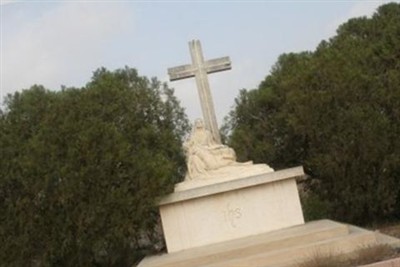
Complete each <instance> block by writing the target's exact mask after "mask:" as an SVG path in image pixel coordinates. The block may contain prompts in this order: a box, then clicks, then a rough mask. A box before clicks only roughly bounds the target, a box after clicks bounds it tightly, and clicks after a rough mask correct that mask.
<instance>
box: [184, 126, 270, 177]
mask: <svg viewBox="0 0 400 267" xmlns="http://www.w3.org/2000/svg"><path fill="white" fill-rule="evenodd" d="M183 147H184V149H185V152H186V161H187V168H188V172H187V175H186V178H185V180H194V179H207V178H211V177H213V176H219V177H221V176H226V175H228V174H232V172H235V174H237V172H238V171H242V170H243V168H245V170H250V171H251V169H253V170H256V169H257V170H260V167H262V169H263V170H265V166H267V165H265V164H257V165H253V164H252V162H251V161H249V162H244V163H240V162H237V161H236V154H235V151H234V150H233V149H232V148H230V147H228V146H226V145H222V144H218V143H217V142H216V141H215V140H214V138H213V137H212V134H211V132H210V131H208V130H207V129H206V128H205V127H204V123H203V120H201V119H197V120H196V121H195V123H194V128H193V131H192V133H191V135H190V137H189V139H188V140H187V141H186V142H185V143H184V144H183ZM260 165H262V166H260ZM241 167H242V168H241ZM249 167H253V168H249ZM254 167H256V168H254ZM267 168H268V170H271V171H273V170H272V169H271V168H269V167H268V166H267Z"/></svg>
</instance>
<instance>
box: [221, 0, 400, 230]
mask: <svg viewBox="0 0 400 267" xmlns="http://www.w3.org/2000/svg"><path fill="white" fill-rule="evenodd" d="M399 51H400V4H396V3H391V4H387V5H383V6H381V7H379V8H378V10H377V12H376V13H375V14H374V15H373V16H372V17H371V18H366V17H363V18H355V19H350V20H349V21H348V22H347V23H345V24H343V25H341V26H340V27H339V29H338V30H337V35H336V36H335V37H333V38H332V39H330V40H329V41H322V42H321V43H320V45H319V46H318V48H317V49H316V50H315V51H314V52H304V53H299V54H284V55H282V56H280V58H279V59H278V62H277V63H276V64H275V66H274V68H273V69H272V71H271V73H270V75H268V76H267V77H266V78H265V80H264V81H263V82H262V83H261V84H260V86H259V88H258V89H256V90H251V91H242V92H241V94H240V95H239V97H238V98H237V100H236V101H237V102H236V107H235V109H234V110H232V112H231V114H230V117H229V120H228V121H229V127H230V128H231V136H230V137H229V140H230V144H231V145H232V146H233V147H234V148H235V149H236V150H237V152H238V153H239V154H240V155H239V156H241V157H245V158H252V159H253V158H254V159H256V161H259V162H262V161H263V162H268V163H270V164H271V165H272V166H273V167H275V168H278V169H279V168H283V167H290V166H293V165H300V164H302V165H304V166H305V169H306V172H307V173H308V174H309V175H310V176H311V182H312V185H313V186H312V189H313V191H314V193H315V194H316V195H317V197H318V198H319V199H320V200H321V201H322V202H323V203H328V204H327V205H328V206H329V209H330V214H331V217H332V218H335V219H339V220H345V221H349V222H356V223H368V222H370V221H371V220H381V219H385V218H390V217H392V216H395V215H396V213H398V212H399V207H400V190H399V185H400V183H399V182H400V141H399V138H398V136H400V126H399V121H400V53H399Z"/></svg>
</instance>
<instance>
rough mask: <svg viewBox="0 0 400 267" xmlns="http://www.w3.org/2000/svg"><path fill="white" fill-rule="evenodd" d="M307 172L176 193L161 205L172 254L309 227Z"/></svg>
mask: <svg viewBox="0 0 400 267" xmlns="http://www.w3.org/2000/svg"><path fill="white" fill-rule="evenodd" d="M302 175H304V172H303V168H302V167H296V168H291V169H286V170H281V171H276V172H267V173H264V174H259V175H255V176H251V177H244V178H241V179H236V180H230V181H226V182H220V183H217V184H210V185H206V186H202V187H198V188H194V189H189V190H183V191H179V192H175V193H173V194H171V195H168V196H166V197H165V198H164V199H163V200H162V201H161V202H160V214H161V219H162V225H163V230H164V236H165V240H166V243H167V250H168V252H169V253H171V252H176V251H182V250H185V249H189V248H193V247H200V246H204V245H209V244H214V243H219V242H223V241H227V240H233V239H236V238H241V237H247V236H251V235H257V234H261V233H266V232H269V231H273V230H277V229H281V228H285V227H289V226H293V225H299V224H303V223H304V219H303V213H302V209H301V205H300V199H299V195H298V191H297V185H296V177H300V176H302Z"/></svg>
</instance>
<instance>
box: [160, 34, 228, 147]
mask: <svg viewBox="0 0 400 267" xmlns="http://www.w3.org/2000/svg"><path fill="white" fill-rule="evenodd" d="M189 49H190V55H191V57H192V64H191V65H182V66H178V67H175V68H169V69H168V74H169V77H170V78H169V79H170V81H176V80H181V79H186V78H191V77H195V78H196V84H197V90H198V92H199V96H200V104H201V110H202V112H203V117H204V124H205V127H206V128H207V129H208V130H209V131H211V133H212V135H213V137H214V139H215V141H216V142H218V143H219V144H220V143H221V138H220V136H219V131H218V125H217V118H216V116H215V111H214V104H213V101H212V97H211V92H210V85H209V83H208V78H207V74H208V73H213V72H218V71H224V70H230V69H231V61H230V59H229V57H221V58H216V59H211V60H207V61H204V58H203V53H202V51H201V45H200V41H198V40H193V41H191V42H189Z"/></svg>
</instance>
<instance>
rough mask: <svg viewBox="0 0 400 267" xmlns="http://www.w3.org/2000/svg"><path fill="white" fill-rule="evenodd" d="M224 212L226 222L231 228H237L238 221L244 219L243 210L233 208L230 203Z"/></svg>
mask: <svg viewBox="0 0 400 267" xmlns="http://www.w3.org/2000/svg"><path fill="white" fill-rule="evenodd" d="M223 212H224V219H225V221H226V222H227V223H228V224H229V225H230V226H231V227H233V228H236V227H237V222H238V220H239V219H240V218H241V217H242V209H241V208H240V207H232V206H231V204H230V203H228V204H227V205H226V209H225V210H224V211H223Z"/></svg>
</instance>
